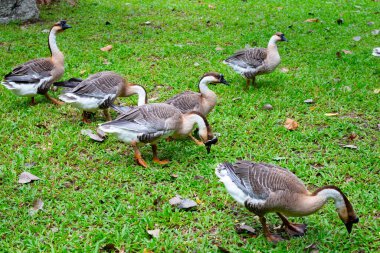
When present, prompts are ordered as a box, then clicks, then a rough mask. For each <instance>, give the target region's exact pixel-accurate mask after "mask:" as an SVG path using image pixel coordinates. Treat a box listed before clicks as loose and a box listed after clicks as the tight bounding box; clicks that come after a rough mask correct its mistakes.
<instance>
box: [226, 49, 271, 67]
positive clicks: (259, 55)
mask: <svg viewBox="0 0 380 253" xmlns="http://www.w3.org/2000/svg"><path fill="white" fill-rule="evenodd" d="M266 57H267V49H266V48H257V47H255V48H248V49H243V50H240V51H238V52H236V53H235V54H233V55H232V56H230V57H229V58H227V59H226V60H225V62H226V63H229V64H233V65H238V66H239V67H242V68H248V67H251V68H257V67H259V66H261V65H263V64H264V60H265V58H266Z"/></svg>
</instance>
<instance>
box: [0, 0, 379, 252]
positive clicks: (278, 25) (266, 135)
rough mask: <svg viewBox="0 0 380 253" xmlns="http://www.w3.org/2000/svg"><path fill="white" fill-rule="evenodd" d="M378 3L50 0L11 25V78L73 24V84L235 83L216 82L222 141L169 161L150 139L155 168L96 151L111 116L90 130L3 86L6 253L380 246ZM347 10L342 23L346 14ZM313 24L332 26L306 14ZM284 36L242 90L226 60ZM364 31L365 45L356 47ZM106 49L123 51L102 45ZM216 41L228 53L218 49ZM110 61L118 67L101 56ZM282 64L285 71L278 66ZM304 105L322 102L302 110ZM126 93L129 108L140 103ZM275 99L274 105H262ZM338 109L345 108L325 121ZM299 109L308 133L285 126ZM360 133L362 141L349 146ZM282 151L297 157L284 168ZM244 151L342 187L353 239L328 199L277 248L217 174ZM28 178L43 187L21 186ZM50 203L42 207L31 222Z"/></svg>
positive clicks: (67, 50) (103, 148)
mask: <svg viewBox="0 0 380 253" xmlns="http://www.w3.org/2000/svg"><path fill="white" fill-rule="evenodd" d="M209 4H210V5H212V6H214V7H215V8H209ZM212 6H211V7H212ZM279 7H281V8H279ZM379 11H380V8H379V4H378V3H377V2H375V1H295V0H291V1H286V3H285V2H284V1H274V0H265V1H264V0H260V1H228V0H224V1H216V0H215V1H162V0H156V1H135V0H131V1H117V0H109V1H100V0H86V1H85V0H83V1H79V3H78V5H77V6H76V7H70V6H69V5H68V4H67V3H66V2H64V1H63V2H61V3H58V4H55V5H51V6H48V7H43V8H42V9H41V21H40V22H37V23H35V24H28V25H20V24H18V23H12V24H9V25H1V26H0V55H1V61H0V75H1V76H3V75H5V74H6V73H8V72H9V71H11V69H12V67H14V66H16V65H18V64H20V63H22V62H25V61H27V60H29V59H33V58H37V57H44V56H47V54H48V48H47V45H46V41H47V34H46V33H43V32H42V30H44V29H49V28H50V26H51V25H52V24H53V23H54V22H56V21H58V20H59V19H61V18H65V19H67V21H68V23H69V24H70V25H72V26H73V28H72V29H69V30H67V31H66V32H65V33H64V34H61V35H60V36H59V38H58V44H59V47H60V49H61V50H62V51H63V52H64V54H65V57H66V58H65V66H66V72H65V76H64V79H66V78H70V77H73V76H75V77H82V78H85V77H86V76H87V75H89V74H91V73H95V72H98V71H103V70H113V71H116V72H118V73H120V74H122V75H124V76H126V77H127V78H128V80H129V81H130V82H133V83H138V84H141V85H143V86H144V87H146V89H147V91H148V94H149V96H150V97H152V96H155V97H158V99H157V100H156V101H164V100H165V99H167V98H169V97H171V96H172V95H174V94H176V93H179V92H181V91H183V90H186V89H191V90H196V89H197V82H198V80H199V78H200V76H202V74H203V73H205V72H208V71H218V72H221V73H223V74H224V75H225V77H226V79H227V80H228V81H229V82H230V83H231V84H232V85H231V86H229V87H226V86H223V85H218V86H212V89H213V90H215V91H216V93H217V94H218V96H219V101H218V104H217V106H216V107H215V109H214V111H213V112H212V113H211V114H210V115H209V117H208V119H209V121H210V123H211V125H212V127H213V130H214V131H215V132H218V133H221V136H220V138H219V143H218V145H216V146H214V147H213V149H212V151H211V153H210V154H209V155H208V154H206V151H205V148H204V147H198V146H196V145H194V144H193V143H192V142H191V141H190V140H184V141H176V142H165V141H161V142H160V143H159V145H158V147H159V157H160V158H169V159H170V160H171V163H170V164H169V165H167V166H158V165H156V164H154V163H152V162H151V158H152V154H151V151H150V147H149V146H146V147H144V148H142V153H143V156H144V157H145V158H146V160H147V161H148V163H149V165H150V168H148V169H143V168H142V167H139V166H137V165H136V164H135V162H134V160H133V151H132V148H131V147H129V146H127V145H125V144H123V143H120V142H117V141H116V139H115V138H110V139H108V140H107V141H106V142H104V143H100V144H99V143H94V142H92V141H90V140H88V138H86V137H85V136H82V135H80V130H81V129H83V128H91V129H95V128H96V126H97V124H99V123H101V122H103V117H102V116H101V114H98V115H97V118H96V121H95V122H93V123H91V124H90V125H89V126H83V125H82V124H81V123H80V112H79V111H77V110H76V109H74V108H71V107H70V106H62V107H57V106H54V105H52V104H50V103H49V102H48V101H47V100H46V99H45V98H44V97H43V96H38V97H37V98H36V101H37V102H38V105H36V106H34V107H30V106H29V105H28V103H29V100H28V99H26V98H21V97H16V96H14V95H13V94H11V93H10V92H9V91H7V90H6V89H5V88H3V87H1V88H0V89H1V92H0V101H1V104H2V106H1V108H0V112H1V115H2V120H1V122H0V142H1V148H0V159H1V160H0V187H1V191H0V217H1V221H0V238H1V239H0V248H1V251H7V252H38V251H43V252H49V251H51V252H53V251H54V252H96V251H98V249H100V248H102V247H103V246H104V245H106V244H114V245H115V247H116V248H119V249H120V248H122V247H124V248H125V249H126V250H129V251H131V252H142V251H143V249H145V248H146V249H150V250H152V251H154V252H161V251H167V252H216V251H218V246H217V245H220V246H221V247H223V248H225V249H227V250H229V251H231V252H253V251H254V252H258V251H261V252H268V251H274V252H284V251H285V250H288V251H291V252H302V250H303V249H304V248H305V247H306V246H308V245H310V244H312V243H316V244H317V247H318V249H319V250H320V252H342V251H347V252H374V251H376V250H378V249H379V248H380V241H379V237H380V218H379V217H380V203H379V196H380V191H379V185H380V176H379V172H380V170H379V167H380V166H379V158H380V153H379V150H380V145H379V143H380V142H379V138H380V135H379V127H378V124H380V121H379V116H380V110H379V102H380V101H379V94H375V93H374V90H375V89H378V88H380V82H379V76H380V68H379V66H380V64H379V60H380V59H379V58H376V57H373V56H372V55H371V53H372V48H374V47H378V46H379V36H373V35H372V34H371V31H372V30H374V29H379V25H380V23H379V21H378V20H379ZM340 17H343V19H344V23H343V25H337V23H336V20H337V19H338V18H340ZM308 18H318V19H319V20H320V22H318V23H306V22H304V20H306V19H308ZM106 21H109V22H110V23H111V24H110V25H105V23H106ZM146 21H150V22H151V24H150V25H145V24H144V23H145V22H146ZM369 21H374V22H375V25H373V26H368V25H367V22H369ZM276 31H281V32H283V33H284V34H285V36H286V37H287V38H288V40H289V42H288V43H281V44H279V50H280V54H281V56H282V63H281V65H280V67H279V68H278V69H277V70H276V71H275V72H274V73H272V74H270V75H266V76H260V77H258V78H257V84H258V87H257V88H255V89H253V88H251V89H250V90H249V91H248V92H245V91H243V90H242V88H243V86H244V85H245V82H244V80H243V79H242V78H241V77H240V76H238V75H237V74H235V73H234V72H233V71H232V70H231V69H229V68H228V67H227V66H225V65H224V64H222V60H223V59H225V58H226V57H227V56H229V55H230V54H232V53H233V52H235V51H236V50H238V49H240V48H243V47H244V46H245V45H246V44H251V45H255V44H257V45H258V46H266V45H267V42H268V39H269V38H270V36H271V35H272V34H273V33H274V32H276ZM354 36H361V37H362V39H361V40H360V41H358V42H356V41H354V40H353V39H352V38H353V37H354ZM108 44H112V45H113V47H114V48H113V50H112V51H110V52H102V51H100V50H99V48H101V47H103V46H106V45H108ZM218 46H219V47H222V48H223V50H221V51H218V50H215V48H216V47H218ZM343 49H346V50H350V51H352V54H344V53H342V57H341V58H340V59H338V58H337V57H336V52H337V51H341V50H343ZM105 59H107V60H108V61H109V62H110V63H111V64H109V65H104V64H103V61H104V60H105ZM194 63H198V64H199V66H195V65H194ZM283 67H286V68H288V69H289V72H287V73H283V72H281V71H280V68H283ZM82 71H85V72H84V73H83V74H80V73H81V72H82ZM157 85H162V86H164V88H161V89H155V86H157ZM169 86H170V87H172V89H170V88H169ZM347 87H348V88H347ZM57 95H58V93H56V94H54V96H55V97H56V96H57ZM234 98H239V99H237V100H233V99H234ZM308 98H313V99H314V100H316V104H315V105H311V106H310V105H307V104H305V103H304V102H303V101H304V100H305V99H308ZM122 101H123V102H128V103H131V104H132V103H136V101H137V98H135V97H133V98H123V99H122ZM266 103H270V104H272V105H273V107H274V110H272V111H265V110H262V109H261V108H262V106H263V105H264V104H266ZM330 112H338V113H339V115H338V116H337V117H327V116H325V113H330ZM287 117H290V118H293V119H295V120H296V121H298V122H299V124H300V127H299V128H298V129H297V130H296V131H292V132H290V131H287V130H286V129H285V128H284V127H283V122H284V121H285V119H286V118H287ZM351 133H356V134H357V135H358V138H356V139H354V140H350V139H349V138H348V137H349V136H350V135H351ZM342 144H353V145H356V146H357V147H358V149H357V150H351V149H344V148H342V147H341V145H342ZM277 156H281V157H286V160H280V161H273V160H272V159H273V158H274V157H277ZM238 158H244V159H253V160H255V161H260V162H266V163H274V164H278V165H280V166H283V167H286V168H289V169H290V170H291V171H292V172H294V173H295V174H296V175H297V176H299V177H300V178H301V179H302V180H303V181H304V182H305V183H306V184H307V185H308V187H309V188H310V189H311V190H313V189H316V187H319V186H323V185H330V184H333V185H336V186H338V187H340V188H341V189H342V191H343V192H345V193H346V194H347V196H348V198H349V199H350V200H351V201H352V204H353V206H354V209H355V210H356V212H357V215H358V216H359V217H360V223H359V224H357V225H355V226H354V228H353V232H352V234H351V235H350V236H348V235H347V232H346V230H345V227H344V225H343V224H342V223H341V221H340V220H339V218H338V216H337V214H336V212H335V210H334V205H333V204H332V203H329V204H328V205H327V206H325V208H324V209H322V210H320V211H319V212H317V213H316V214H314V215H311V216H308V217H304V218H294V219H292V220H294V221H298V222H305V223H307V224H308V231H307V234H306V236H304V237H302V238H294V239H291V240H289V241H285V242H281V243H279V244H277V245H275V246H274V245H273V244H271V243H268V242H267V241H266V240H265V238H264V237H263V235H262V229H261V226H260V224H259V222H258V219H257V217H254V215H253V214H252V213H249V212H248V211H247V210H245V209H244V207H241V206H239V205H238V204H237V203H236V202H234V200H233V199H232V198H231V197H230V196H229V195H228V194H227V192H226V190H225V189H224V186H223V185H222V184H221V183H220V182H218V180H217V178H216V176H215V175H214V168H215V165H216V164H217V163H219V162H223V161H235V160H236V159H238ZM30 163H34V165H33V166H31V167H28V164H30ZM22 171H29V172H31V173H33V174H35V175H36V176H38V177H40V178H41V179H42V180H40V181H37V182H34V183H32V184H28V185H20V184H18V183H17V180H18V175H19V174H20V173H21V172H22ZM172 173H175V174H177V175H178V178H176V179H175V178H172V177H171V174H172ZM196 175H199V176H202V177H204V179H199V180H196V179H194V176H196ZM176 194H180V195H182V196H183V197H187V198H191V199H196V198H199V200H200V201H201V202H202V203H201V204H200V206H199V208H198V210H197V211H195V212H182V211H178V210H176V209H173V208H172V207H171V206H170V205H169V203H168V201H169V199H170V198H172V197H174V196H175V195H176ZM38 198H41V199H42V200H43V201H44V208H43V210H41V211H39V212H38V213H37V214H36V215H34V216H30V215H29V214H28V211H29V209H30V208H31V206H32V203H33V201H34V200H35V199H38ZM156 202H157V203H156ZM268 220H269V222H270V224H271V227H272V228H273V227H274V226H277V225H279V224H280V221H279V219H277V217H275V216H274V215H268ZM242 222H245V223H246V224H247V225H250V226H253V227H254V228H255V229H257V231H258V237H257V238H252V237H249V236H248V235H239V234H237V233H236V232H235V230H234V225H235V224H237V223H242ZM154 228H159V229H161V234H160V237H159V238H158V239H151V238H150V236H149V235H148V234H147V233H146V229H154Z"/></svg>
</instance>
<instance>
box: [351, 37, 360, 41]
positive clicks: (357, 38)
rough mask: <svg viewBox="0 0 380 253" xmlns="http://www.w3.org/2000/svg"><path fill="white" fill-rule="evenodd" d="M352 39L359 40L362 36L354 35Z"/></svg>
mask: <svg viewBox="0 0 380 253" xmlns="http://www.w3.org/2000/svg"><path fill="white" fill-rule="evenodd" d="M352 39H353V40H354V41H359V40H361V39H362V37H360V36H355V37H353V38H352Z"/></svg>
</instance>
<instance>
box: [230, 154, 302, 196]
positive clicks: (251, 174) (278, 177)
mask: <svg viewBox="0 0 380 253" xmlns="http://www.w3.org/2000/svg"><path fill="white" fill-rule="evenodd" d="M230 173H231V175H232V176H231V179H232V180H233V181H234V182H235V183H236V184H237V186H238V187H239V188H241V187H242V188H241V190H243V189H244V191H245V192H246V193H248V194H249V195H250V196H251V197H254V198H256V199H263V200H264V199H267V198H268V197H269V195H270V193H271V192H277V191H289V192H292V193H305V192H307V190H306V187H305V185H304V184H303V183H302V181H301V180H300V179H298V178H297V177H296V176H295V175H294V174H293V173H291V172H290V171H289V170H287V169H284V168H281V167H278V166H276V165H271V164H263V163H253V162H250V161H238V162H236V163H235V164H233V165H232V169H231V170H230Z"/></svg>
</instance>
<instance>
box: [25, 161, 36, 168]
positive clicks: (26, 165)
mask: <svg viewBox="0 0 380 253" xmlns="http://www.w3.org/2000/svg"><path fill="white" fill-rule="evenodd" d="M34 165H36V163H35V162H31V163H25V164H24V166H25V168H31V167H33V166H34Z"/></svg>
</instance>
